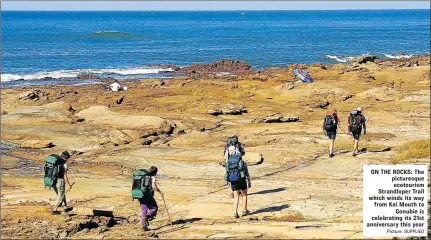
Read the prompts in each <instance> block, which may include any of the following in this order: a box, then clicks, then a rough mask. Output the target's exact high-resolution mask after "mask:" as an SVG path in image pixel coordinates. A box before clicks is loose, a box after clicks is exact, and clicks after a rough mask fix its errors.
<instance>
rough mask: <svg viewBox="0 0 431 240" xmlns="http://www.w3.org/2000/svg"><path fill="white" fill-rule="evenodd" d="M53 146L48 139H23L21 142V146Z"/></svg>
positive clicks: (37, 147) (36, 147)
mask: <svg viewBox="0 0 431 240" xmlns="http://www.w3.org/2000/svg"><path fill="white" fill-rule="evenodd" d="M54 146H55V145H54V144H53V143H52V142H51V141H48V140H25V141H23V142H22V143H21V147H22V148H34V149H39V148H51V147H54Z"/></svg>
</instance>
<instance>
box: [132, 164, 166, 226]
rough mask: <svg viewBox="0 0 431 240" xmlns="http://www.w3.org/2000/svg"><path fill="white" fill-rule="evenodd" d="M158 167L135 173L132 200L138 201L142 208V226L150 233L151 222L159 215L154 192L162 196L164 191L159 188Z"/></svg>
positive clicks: (138, 170)
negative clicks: (157, 180) (157, 181)
mask: <svg viewBox="0 0 431 240" xmlns="http://www.w3.org/2000/svg"><path fill="white" fill-rule="evenodd" d="M157 171H158V169H157V167H155V166H152V167H150V169H148V170H146V169H137V170H135V171H133V184H132V199H133V200H134V199H137V200H138V201H139V204H140V206H141V225H142V229H143V230H144V231H149V228H148V226H149V221H150V220H153V219H154V218H155V217H156V215H157V210H158V206H157V202H156V200H155V199H154V191H157V192H158V193H160V195H162V197H163V193H162V191H160V189H159V188H158V187H157V184H156V175H157Z"/></svg>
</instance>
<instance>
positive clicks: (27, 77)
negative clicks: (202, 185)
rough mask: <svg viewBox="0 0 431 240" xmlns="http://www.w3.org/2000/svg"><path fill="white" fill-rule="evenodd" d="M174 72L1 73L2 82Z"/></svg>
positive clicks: (143, 70) (116, 69) (85, 70)
mask: <svg viewBox="0 0 431 240" xmlns="http://www.w3.org/2000/svg"><path fill="white" fill-rule="evenodd" d="M169 72H174V70H173V69H172V68H162V67H158V68H150V67H136V68H107V69H77V70H59V71H52V72H38V73H34V74H7V73H6V74H1V81H2V82H9V81H16V80H43V79H63V78H77V77H79V76H80V75H96V76H99V75H121V76H129V75H132V76H133V75H146V74H160V73H169Z"/></svg>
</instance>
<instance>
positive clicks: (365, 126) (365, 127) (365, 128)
mask: <svg viewBox="0 0 431 240" xmlns="http://www.w3.org/2000/svg"><path fill="white" fill-rule="evenodd" d="M363 125H364V135H367V124H365V122H364V123H363Z"/></svg>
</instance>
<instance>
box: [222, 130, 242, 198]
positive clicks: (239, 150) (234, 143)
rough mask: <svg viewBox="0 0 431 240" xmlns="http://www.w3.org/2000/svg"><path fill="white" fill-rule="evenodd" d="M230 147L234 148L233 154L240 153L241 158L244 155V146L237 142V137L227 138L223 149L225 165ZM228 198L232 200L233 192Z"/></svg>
mask: <svg viewBox="0 0 431 240" xmlns="http://www.w3.org/2000/svg"><path fill="white" fill-rule="evenodd" d="M230 146H234V147H235V153H241V156H244V155H245V150H244V146H243V145H242V143H240V142H239V140H238V136H236V135H234V136H232V137H228V138H227V140H226V146H225V147H224V160H225V162H226V163H227V162H228V159H229V156H230V155H229V151H228V148H229V147H230ZM230 197H231V198H233V197H234V196H233V192H231V193H230Z"/></svg>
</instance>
